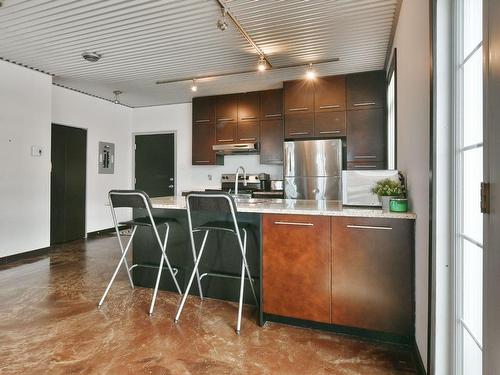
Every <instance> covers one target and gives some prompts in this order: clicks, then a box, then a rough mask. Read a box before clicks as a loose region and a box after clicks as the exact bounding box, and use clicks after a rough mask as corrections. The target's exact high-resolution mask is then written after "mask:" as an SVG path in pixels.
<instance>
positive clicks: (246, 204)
mask: <svg viewBox="0 0 500 375" xmlns="http://www.w3.org/2000/svg"><path fill="white" fill-rule="evenodd" d="M151 203H152V205H153V208H162V209H172V210H175V209H178V210H182V209H186V198H185V197H182V196H174V197H158V198H151ZM236 206H237V208H238V212H252V213H260V214H295V215H321V216H348V217H375V218H387V219H416V218H417V215H416V214H415V213H413V212H383V211H382V209H380V208H362V207H342V203H341V202H339V201H314V200H301V199H264V198H262V199H261V198H257V199H254V198H252V199H237V200H236Z"/></svg>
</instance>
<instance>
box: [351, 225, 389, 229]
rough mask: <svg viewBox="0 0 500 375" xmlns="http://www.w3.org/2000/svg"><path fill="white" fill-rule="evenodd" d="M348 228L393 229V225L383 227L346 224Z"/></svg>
mask: <svg viewBox="0 0 500 375" xmlns="http://www.w3.org/2000/svg"><path fill="white" fill-rule="evenodd" d="M346 227H347V228H351V229H375V230H392V227H382V226H376V225H351V224H348V225H346Z"/></svg>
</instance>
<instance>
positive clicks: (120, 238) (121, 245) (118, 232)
mask: <svg viewBox="0 0 500 375" xmlns="http://www.w3.org/2000/svg"><path fill="white" fill-rule="evenodd" d="M111 212H112V214H113V221H114V222H115V231H116V237H118V243H119V244H120V250H121V252H122V254H123V252H124V249H123V242H122V237H121V235H120V230H119V229H118V223H117V221H116V216H115V211H114V210H113V209H111ZM136 229H137V226H134V230H133V232H132V236H131V237H130V240H129V244H130V242H131V241H132V237H134V233H135V230H136ZM127 246H128V245H127ZM124 264H125V269H126V270H127V276H128V280H129V282H130V286H131V288H132V289H134V282H133V281H132V276H131V275H130V268H129V266H128V262H127V259H125V261H124Z"/></svg>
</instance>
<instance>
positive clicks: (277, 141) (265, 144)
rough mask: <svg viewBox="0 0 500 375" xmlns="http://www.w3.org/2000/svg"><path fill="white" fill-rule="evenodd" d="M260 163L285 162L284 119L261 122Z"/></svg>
mask: <svg viewBox="0 0 500 375" xmlns="http://www.w3.org/2000/svg"><path fill="white" fill-rule="evenodd" d="M260 164H283V120H282V119H274V120H262V121H261V122H260Z"/></svg>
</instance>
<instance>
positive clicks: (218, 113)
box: [215, 94, 238, 122]
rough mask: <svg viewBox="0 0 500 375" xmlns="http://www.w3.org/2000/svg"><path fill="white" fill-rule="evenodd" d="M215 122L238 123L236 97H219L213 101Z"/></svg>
mask: <svg viewBox="0 0 500 375" xmlns="http://www.w3.org/2000/svg"><path fill="white" fill-rule="evenodd" d="M215 121H216V122H236V121H238V95H237V94H229V95H219V96H217V97H216V99H215Z"/></svg>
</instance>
